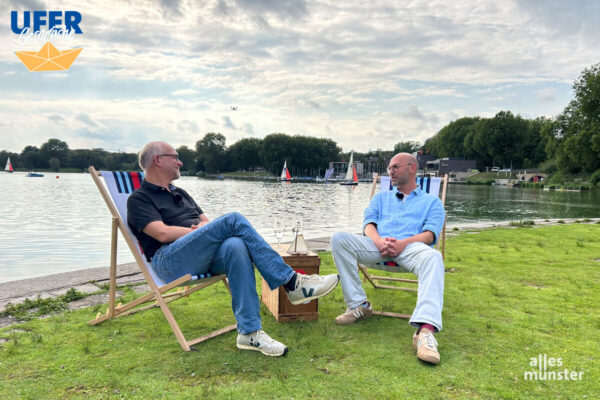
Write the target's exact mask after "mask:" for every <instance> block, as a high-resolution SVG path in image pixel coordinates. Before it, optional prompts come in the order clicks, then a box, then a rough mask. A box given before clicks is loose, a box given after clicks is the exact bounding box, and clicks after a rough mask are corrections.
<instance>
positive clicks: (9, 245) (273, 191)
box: [0, 173, 600, 282]
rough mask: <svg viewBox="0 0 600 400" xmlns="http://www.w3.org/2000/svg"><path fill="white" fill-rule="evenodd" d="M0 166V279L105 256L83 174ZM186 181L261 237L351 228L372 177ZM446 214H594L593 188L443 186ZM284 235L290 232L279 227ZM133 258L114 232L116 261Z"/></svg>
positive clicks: (102, 261)
mask: <svg viewBox="0 0 600 400" xmlns="http://www.w3.org/2000/svg"><path fill="white" fill-rule="evenodd" d="M55 176H56V174H46V176H45V177H43V178H26V177H25V174H24V173H14V174H1V173H0V184H1V185H2V188H3V190H2V191H0V215H2V219H0V282H7V281H12V280H16V279H23V278H30V277H34V276H41V275H47V274H54V273H58V272H65V271H72V270H77V269H83V268H90V267H99V266H105V265H108V264H109V256H110V227H111V222H110V214H109V212H108V209H107V208H106V206H105V205H104V202H103V200H102V198H101V197H100V194H99V193H98V190H97V189H96V187H95V186H94V184H93V182H92V179H91V178H90V177H89V176H88V175H87V174H60V178H59V179H56V178H55ZM177 184H178V185H179V186H181V187H183V188H184V189H186V190H187V191H188V192H189V193H190V194H191V195H192V196H193V197H194V198H195V199H196V201H197V203H198V204H199V205H200V206H201V207H202V209H203V210H204V212H205V213H206V214H207V215H208V217H209V218H211V219H214V218H216V217H217V216H219V215H222V214H225V213H227V212H230V211H239V212H241V213H242V214H244V215H245V216H246V217H247V218H248V220H249V221H250V222H251V223H252V224H253V225H254V226H255V227H256V229H257V230H258V232H260V233H261V234H262V235H263V236H264V237H265V238H266V239H267V240H268V241H270V242H274V241H275V234H274V232H273V227H272V221H273V219H274V218H275V217H284V218H287V219H288V220H291V219H292V217H293V216H294V215H296V214H297V215H300V217H301V218H302V220H303V222H304V234H305V237H307V238H311V237H320V236H329V235H331V234H333V233H334V232H337V231H340V230H346V231H351V232H358V231H360V227H361V223H362V212H363V210H364V208H365V207H366V205H367V203H368V198H369V194H370V191H371V185H370V184H367V183H361V184H359V185H358V186H341V185H337V184H327V185H325V184H308V183H289V182H246V181H234V180H224V181H218V180H214V181H213V180H203V179H196V178H182V179H180V180H179V181H178V182H177ZM446 209H447V211H448V222H449V223H451V224H453V223H454V224H455V223H460V222H474V221H503V220H519V219H530V218H572V217H579V218H584V217H589V218H597V217H599V216H600V193H598V192H594V193H590V192H583V193H576V192H545V191H541V190H535V189H511V188H506V187H490V186H462V185H450V186H449V189H448V196H447V199H446ZM285 240H291V226H288V229H287V233H286V237H285V238H284V241H285ZM129 261H133V257H132V256H131V255H130V254H129V251H128V250H127V248H126V246H125V243H124V241H123V240H122V239H119V257H118V262H119V263H123V262H129Z"/></svg>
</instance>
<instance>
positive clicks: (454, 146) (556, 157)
mask: <svg viewBox="0 0 600 400" xmlns="http://www.w3.org/2000/svg"><path fill="white" fill-rule="evenodd" d="M573 91H574V95H575V98H574V99H573V100H572V101H571V102H570V103H569V104H568V105H567V107H565V109H564V110H563V112H562V113H560V114H559V115H558V116H556V117H555V118H551V119H550V118H544V117H539V118H535V119H525V118H522V117H521V116H519V115H514V114H512V113H511V112H510V111H501V112H499V113H498V114H496V115H495V116H494V117H493V118H479V117H465V118H460V119H457V120H456V121H453V122H451V123H449V124H448V125H446V126H445V127H444V128H442V129H441V130H440V131H439V132H438V133H437V134H436V135H435V136H433V137H432V138H429V139H428V140H427V141H425V144H424V146H423V147H424V148H425V149H427V150H429V151H430V152H431V153H432V154H436V155H437V156H438V157H440V158H442V157H465V158H467V159H473V160H476V161H477V165H478V168H479V169H483V168H485V167H487V166H498V167H504V168H508V167H511V166H512V167H513V168H532V167H540V168H542V169H543V170H544V171H545V172H547V173H549V174H560V175H569V174H570V175H576V174H582V175H584V176H585V175H590V174H591V175H592V181H593V182H594V183H597V182H599V181H600V64H596V65H593V66H592V67H590V68H586V69H585V70H584V71H583V72H582V73H581V75H580V76H579V77H578V78H577V80H576V81H575V82H574V84H573Z"/></svg>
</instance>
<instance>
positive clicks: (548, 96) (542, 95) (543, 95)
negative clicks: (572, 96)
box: [537, 89, 556, 103]
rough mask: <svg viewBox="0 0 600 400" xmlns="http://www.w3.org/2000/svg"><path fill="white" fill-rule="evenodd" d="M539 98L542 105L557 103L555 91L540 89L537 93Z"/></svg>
mask: <svg viewBox="0 0 600 400" xmlns="http://www.w3.org/2000/svg"><path fill="white" fill-rule="evenodd" d="M537 98H538V101H539V102H540V103H551V102H554V101H556V95H555V91H554V89H540V90H538V91H537Z"/></svg>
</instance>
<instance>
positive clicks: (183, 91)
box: [171, 89, 198, 96]
mask: <svg viewBox="0 0 600 400" xmlns="http://www.w3.org/2000/svg"><path fill="white" fill-rule="evenodd" d="M171 94H172V95H173V96H190V95H194V94H198V91H197V90H194V89H180V90H175V91H174V92H173V93H171Z"/></svg>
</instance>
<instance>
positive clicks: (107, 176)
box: [88, 166, 236, 351]
mask: <svg viewBox="0 0 600 400" xmlns="http://www.w3.org/2000/svg"><path fill="white" fill-rule="evenodd" d="M89 172H90V175H91V176H92V179H93V180H94V183H95V184H96V186H97V187H98V190H99V191H100V194H101V195H102V198H103V199H104V202H105V203H106V205H107V207H108V209H109V210H110V213H111V215H112V234H111V249H110V284H109V292H108V293H109V303H108V309H107V310H106V314H105V315H101V313H98V315H96V318H94V319H93V320H91V321H89V322H88V324H90V325H96V324H99V323H101V322H103V321H106V320H109V319H112V318H117V317H123V316H125V315H129V314H133V313H135V312H138V311H143V310H147V309H150V308H154V307H160V309H161V311H162V313H163V314H164V316H165V318H166V319H167V322H168V323H169V325H170V326H171V329H173V333H175V337H176V338H177V341H178V342H179V344H180V345H181V347H182V348H183V350H185V351H190V350H194V348H193V347H192V346H193V345H195V344H198V343H201V342H204V341H205V340H208V339H211V338H213V337H216V336H219V335H221V334H224V333H226V332H229V331H232V330H234V329H236V325H235V324H234V325H230V326H227V327H225V328H222V329H219V330H216V331H214V332H211V333H209V334H207V335H204V336H202V337H199V338H196V339H192V340H187V339H186V338H185V337H184V335H183V333H182V331H181V329H180V328H179V325H178V324H177V321H175V318H174V317H173V313H172V312H171V310H170V309H169V306H168V303H170V302H172V301H174V300H178V299H180V298H182V297H187V296H189V295H190V293H193V292H195V291H197V290H200V289H204V288H205V287H208V286H210V285H213V284H215V283H218V282H223V284H224V285H225V287H226V288H227V291H228V292H229V293H230V294H231V290H230V288H229V283H228V282H227V277H226V276H225V275H211V274H206V275H202V276H192V275H190V274H187V275H184V276H182V277H180V278H178V279H176V280H174V281H173V282H164V281H163V280H161V279H160V278H159V277H158V276H157V275H156V273H155V272H154V270H153V269H152V265H151V264H150V263H149V262H147V261H146V257H145V256H144V255H143V251H142V248H141V246H140V245H139V243H138V241H137V239H136V238H135V236H134V235H133V233H131V231H130V230H129V226H128V225H127V198H128V197H129V195H130V194H131V192H133V191H134V190H135V189H137V188H138V187H140V185H141V183H142V180H143V179H144V174H143V173H141V172H121V171H117V172H111V171H101V172H100V173H99V172H97V171H96V169H95V168H94V167H93V166H92V167H89ZM101 178H103V179H104V183H105V185H106V187H105V185H103V184H102V181H101ZM118 230H120V231H121V234H122V235H123V237H124V239H125V242H126V243H127V246H128V247H129V250H131V252H132V253H133V256H134V258H135V262H136V264H137V265H138V267H139V268H140V270H141V271H142V273H143V274H144V278H145V279H146V282H147V283H148V286H150V289H151V291H150V293H147V294H145V295H143V296H141V297H139V298H138V299H136V300H134V301H132V302H130V303H127V304H125V305H121V304H118V305H115V302H116V293H117V235H118V233H117V232H118ZM175 288H177V291H175V292H169V291H170V290H172V289H175ZM147 303H152V304H149V305H144V304H147Z"/></svg>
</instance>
